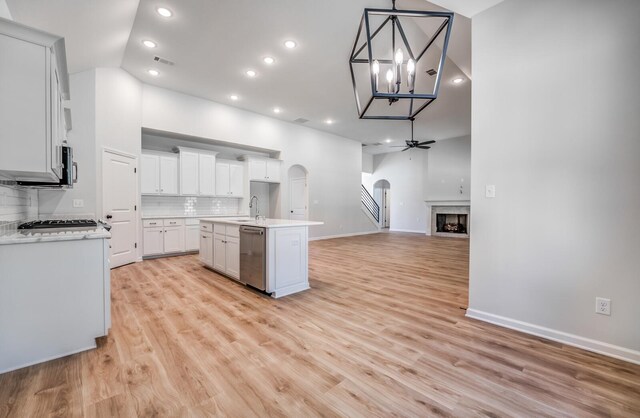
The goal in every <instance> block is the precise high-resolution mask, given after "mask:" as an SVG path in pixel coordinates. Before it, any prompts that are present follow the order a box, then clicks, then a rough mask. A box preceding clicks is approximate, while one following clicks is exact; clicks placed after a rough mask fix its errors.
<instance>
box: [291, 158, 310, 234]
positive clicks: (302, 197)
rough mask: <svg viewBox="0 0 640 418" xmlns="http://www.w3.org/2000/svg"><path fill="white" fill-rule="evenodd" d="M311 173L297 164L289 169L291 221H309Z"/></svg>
mask: <svg viewBox="0 0 640 418" xmlns="http://www.w3.org/2000/svg"><path fill="white" fill-rule="evenodd" d="M308 174H309V172H308V171H307V169H306V168H304V167H303V166H301V165H299V164H296V165H292V166H291V168H289V219H292V220H297V221H306V220H308V219H309V187H308V183H307V176H308Z"/></svg>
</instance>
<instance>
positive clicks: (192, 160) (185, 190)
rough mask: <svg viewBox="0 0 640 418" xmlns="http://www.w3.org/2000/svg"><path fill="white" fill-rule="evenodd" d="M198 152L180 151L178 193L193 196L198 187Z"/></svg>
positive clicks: (196, 192)
mask: <svg viewBox="0 0 640 418" xmlns="http://www.w3.org/2000/svg"><path fill="white" fill-rule="evenodd" d="M198 160H199V157H198V154H197V153H195V152H189V151H180V194H183V195H191V196H195V195H197V194H198V190H200V187H199V185H198V176H199V174H200V173H199V170H198Z"/></svg>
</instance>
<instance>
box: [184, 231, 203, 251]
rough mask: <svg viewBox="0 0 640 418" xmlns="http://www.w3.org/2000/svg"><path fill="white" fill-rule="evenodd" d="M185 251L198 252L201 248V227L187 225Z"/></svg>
mask: <svg viewBox="0 0 640 418" xmlns="http://www.w3.org/2000/svg"><path fill="white" fill-rule="evenodd" d="M185 228H186V235H185V251H197V250H198V249H199V246H200V238H199V237H200V225H187V226H186V227H185Z"/></svg>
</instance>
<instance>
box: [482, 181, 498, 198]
mask: <svg viewBox="0 0 640 418" xmlns="http://www.w3.org/2000/svg"><path fill="white" fill-rule="evenodd" d="M485 196H486V197H489V198H493V197H496V186H495V185H493V184H487V186H486V187H485Z"/></svg>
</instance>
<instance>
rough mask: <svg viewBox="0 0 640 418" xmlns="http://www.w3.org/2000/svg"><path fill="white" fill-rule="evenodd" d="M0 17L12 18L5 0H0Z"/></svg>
mask: <svg viewBox="0 0 640 418" xmlns="http://www.w3.org/2000/svg"><path fill="white" fill-rule="evenodd" d="M0 17H3V18H5V19H10V20H13V18H12V17H11V12H10V11H9V7H8V6H7V1H6V0H0Z"/></svg>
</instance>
